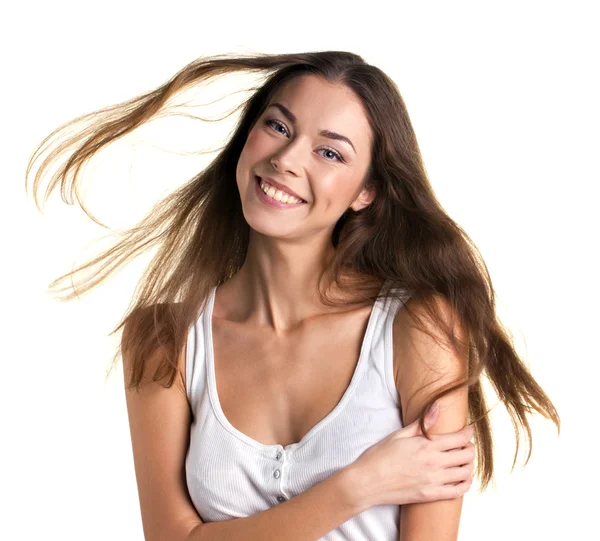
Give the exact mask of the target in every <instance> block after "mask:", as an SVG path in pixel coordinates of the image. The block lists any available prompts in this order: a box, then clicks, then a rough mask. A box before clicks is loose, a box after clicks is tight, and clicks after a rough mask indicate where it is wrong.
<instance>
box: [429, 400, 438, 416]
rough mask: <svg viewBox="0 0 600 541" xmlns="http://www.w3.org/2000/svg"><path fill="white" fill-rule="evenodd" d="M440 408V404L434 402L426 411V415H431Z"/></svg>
mask: <svg viewBox="0 0 600 541" xmlns="http://www.w3.org/2000/svg"><path fill="white" fill-rule="evenodd" d="M439 409H440V405H439V404H438V403H437V402H435V403H434V404H433V405H432V406H431V407H430V408H429V411H428V412H427V415H429V416H433V415H435V413H436V412H437V411H438V410H439Z"/></svg>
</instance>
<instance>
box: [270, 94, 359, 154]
mask: <svg viewBox="0 0 600 541" xmlns="http://www.w3.org/2000/svg"><path fill="white" fill-rule="evenodd" d="M269 107H276V108H277V109H279V110H280V111H281V112H282V113H283V115H284V116H285V117H286V118H287V119H288V120H289V121H290V122H296V115H295V114H294V113H292V112H291V111H290V110H289V109H288V108H287V107H286V106H285V105H282V104H281V103H271V104H270V105H269ZM269 107H267V109H268V108H269ZM319 135H323V136H324V137H327V138H328V139H335V140H336V141H344V142H346V143H348V144H349V145H350V146H351V147H352V150H354V153H355V154H358V153H357V152H356V149H355V148H354V145H353V144H352V141H350V139H348V138H347V137H346V136H345V135H341V134H339V133H335V132H334V131H330V130H321V131H319Z"/></svg>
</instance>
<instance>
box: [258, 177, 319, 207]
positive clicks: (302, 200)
mask: <svg viewBox="0 0 600 541" xmlns="http://www.w3.org/2000/svg"><path fill="white" fill-rule="evenodd" d="M254 180H256V183H257V184H258V187H259V188H260V189H261V191H262V188H261V187H260V183H261V181H262V179H261V178H260V177H259V176H258V175H254ZM276 189H277V188H276ZM280 191H282V192H283V190H280ZM263 193H264V192H263ZM283 193H286V192H283ZM288 195H290V194H288ZM292 197H295V196H292ZM296 199H299V200H300V203H307V201H305V200H304V199H301V198H300V197H296ZM275 201H276V199H275Z"/></svg>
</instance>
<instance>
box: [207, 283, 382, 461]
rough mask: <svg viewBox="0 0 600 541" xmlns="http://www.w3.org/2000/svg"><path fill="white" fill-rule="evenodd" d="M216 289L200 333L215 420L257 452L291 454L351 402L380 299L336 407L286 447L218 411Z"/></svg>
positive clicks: (219, 405)
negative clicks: (255, 435)
mask: <svg viewBox="0 0 600 541" xmlns="http://www.w3.org/2000/svg"><path fill="white" fill-rule="evenodd" d="M218 287H219V286H218V285H217V286H213V287H212V289H211V291H210V295H209V299H208V303H207V308H206V310H204V314H203V322H202V324H203V330H204V335H205V337H206V339H205V340H204V349H205V359H206V372H207V376H208V395H209V399H210V402H211V405H212V409H213V412H214V413H215V415H216V417H217V419H218V420H219V422H220V423H221V425H222V426H223V427H224V428H225V429H226V430H227V431H228V432H230V433H231V434H232V435H234V436H235V437H236V438H238V439H239V440H241V441H243V442H245V443H247V444H248V445H250V446H251V447H254V448H256V449H258V450H260V451H263V452H267V453H269V454H270V453H271V452H272V451H273V450H285V451H286V453H292V452H293V451H295V450H297V449H298V448H300V447H301V446H303V445H304V444H305V443H306V442H307V441H308V440H309V439H310V438H312V437H313V436H314V435H315V434H317V433H318V432H319V430H321V429H322V428H323V427H324V426H325V425H326V424H328V423H329V422H330V421H332V420H333V419H334V418H335V417H336V416H337V415H338V414H339V413H340V412H341V411H342V410H343V409H344V406H345V405H346V403H347V402H348V401H349V400H350V397H351V396H352V393H353V391H354V389H355V387H356V385H357V384H358V381H359V379H360V376H361V374H362V372H363V370H362V368H363V365H364V363H365V362H366V360H365V357H367V352H368V348H367V344H370V342H371V335H372V334H373V325H374V323H373V321H374V319H375V317H374V314H375V311H376V308H377V307H378V305H379V304H380V303H381V302H382V298H381V297H379V296H378V298H377V299H376V300H375V302H374V303H373V305H372V306H371V312H370V314H369V319H368V321H367V328H366V329H365V333H364V336H363V339H362V343H361V347H360V353H359V355H358V361H357V363H356V367H355V368H354V372H353V374H352V379H351V380H350V384H349V385H348V387H347V388H346V390H345V391H344V394H343V395H342V398H341V399H340V401H339V402H338V403H337V404H336V406H335V407H334V408H333V410H331V411H330V412H329V413H328V414H327V415H326V416H325V417H323V419H321V420H320V421H319V422H318V423H317V424H316V425H315V426H313V427H312V428H311V429H310V430H309V431H308V432H307V433H306V434H305V435H304V436H303V437H302V439H301V440H300V441H298V442H296V443H290V444H288V445H281V444H279V443H273V444H266V443H261V442H259V441H257V440H255V439H253V438H251V437H250V436H248V435H246V434H244V433H243V432H241V431H240V430H238V429H237V428H235V427H234V426H233V425H232V424H231V423H230V422H229V420H228V419H227V417H226V416H225V413H224V412H223V409H222V408H221V402H220V400H219V395H218V391H217V382H216V376H215V364H214V345H213V329H212V315H213V309H214V304H215V297H216V292H217V288H218ZM384 287H385V284H384V285H383V286H382V288H381V290H380V292H379V295H381V292H382V291H383V288H384Z"/></svg>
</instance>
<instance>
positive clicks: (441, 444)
mask: <svg viewBox="0 0 600 541" xmlns="http://www.w3.org/2000/svg"><path fill="white" fill-rule="evenodd" d="M472 437H473V427H472V426H470V425H467V426H465V427H464V428H462V429H461V430H459V431H458V432H450V433H449V434H433V435H432V437H431V439H432V440H433V442H434V448H435V449H436V450H438V451H448V450H450V449H457V448H460V447H464V446H465V445H466V444H467V443H468V442H469V440H470V439H471V438H472Z"/></svg>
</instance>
